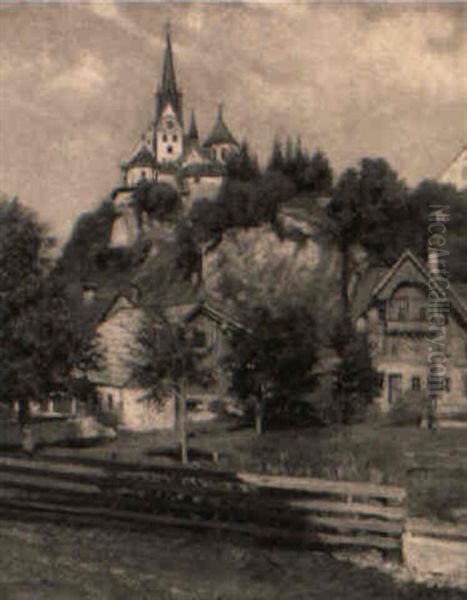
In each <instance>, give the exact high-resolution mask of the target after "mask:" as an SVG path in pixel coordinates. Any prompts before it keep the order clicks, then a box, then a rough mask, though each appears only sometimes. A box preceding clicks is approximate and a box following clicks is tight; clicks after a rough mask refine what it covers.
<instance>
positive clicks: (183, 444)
mask: <svg viewBox="0 0 467 600" xmlns="http://www.w3.org/2000/svg"><path fill="white" fill-rule="evenodd" d="M178 399H179V419H180V422H179V434H180V452H181V460H182V463H183V464H184V465H186V464H188V440H187V414H186V391H185V382H184V381H183V380H182V382H181V384H180V393H179V394H178Z"/></svg>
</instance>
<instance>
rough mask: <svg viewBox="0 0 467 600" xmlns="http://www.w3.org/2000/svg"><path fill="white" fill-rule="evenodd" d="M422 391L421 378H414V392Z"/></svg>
mask: <svg viewBox="0 0 467 600" xmlns="http://www.w3.org/2000/svg"><path fill="white" fill-rule="evenodd" d="M421 389H422V380H421V379H420V377H412V391H413V392H419V391H420V390H421Z"/></svg>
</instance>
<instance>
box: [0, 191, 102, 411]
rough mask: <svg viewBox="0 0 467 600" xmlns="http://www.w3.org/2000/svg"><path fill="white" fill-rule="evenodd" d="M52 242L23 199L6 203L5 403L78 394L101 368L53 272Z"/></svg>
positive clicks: (2, 240)
mask: <svg viewBox="0 0 467 600" xmlns="http://www.w3.org/2000/svg"><path fill="white" fill-rule="evenodd" d="M51 246H52V240H51V239H50V238H48V237H47V236H46V233H45V228H44V226H43V225H41V224H40V223H39V222H38V220H37V218H36V216H35V215H34V213H32V212H31V211H29V210H27V209H26V208H24V207H23V206H21V204H20V203H19V202H18V201H17V200H11V201H10V200H5V199H4V200H2V201H0V390H1V394H2V396H1V398H0V400H1V401H3V402H6V403H7V404H10V406H11V405H12V403H14V402H18V403H19V409H20V413H19V416H20V421H21V422H22V423H24V422H25V421H26V420H27V419H28V417H29V411H30V404H31V402H32V401H34V402H43V401H45V400H47V399H48V398H49V397H50V396H51V395H52V394H67V395H70V394H71V393H72V389H73V385H74V383H75V381H76V378H77V377H84V373H85V371H86V370H87V369H89V368H91V367H93V368H95V369H96V368H98V366H99V364H98V363H99V361H98V359H99V356H98V352H97V350H96V345H95V343H94V338H93V335H92V333H91V332H89V331H83V328H81V327H79V326H78V324H77V323H76V322H75V321H74V319H73V316H72V312H71V310H70V307H69V304H68V301H67V298H66V297H65V295H64V293H63V286H62V282H61V281H60V280H59V279H58V277H57V276H56V274H55V273H54V272H53V271H52V261H51V258H50V249H51Z"/></svg>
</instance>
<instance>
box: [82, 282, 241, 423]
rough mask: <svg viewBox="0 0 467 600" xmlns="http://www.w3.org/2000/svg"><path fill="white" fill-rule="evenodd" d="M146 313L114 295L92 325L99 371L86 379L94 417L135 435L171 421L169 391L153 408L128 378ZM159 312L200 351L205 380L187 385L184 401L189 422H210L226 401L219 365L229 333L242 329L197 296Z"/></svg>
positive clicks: (144, 391) (135, 303)
mask: <svg viewBox="0 0 467 600" xmlns="http://www.w3.org/2000/svg"><path fill="white" fill-rule="evenodd" d="M148 310H151V307H148V306H145V305H144V303H143V302H141V301H138V300H137V299H135V298H134V297H133V298H131V295H130V294H126V295H125V294H119V295H117V296H116V297H115V298H113V299H112V301H111V302H110V303H109V306H108V308H107V310H105V311H104V312H103V314H102V315H101V316H100V318H99V322H98V323H97V324H96V332H97V334H98V337H99V343H100V347H101V351H102V355H103V369H102V370H101V371H99V372H97V373H91V374H90V379H91V381H92V382H93V383H94V384H95V385H96V389H97V399H98V406H97V407H96V408H97V411H96V412H97V413H98V415H99V416H100V417H101V418H102V419H103V420H104V421H106V422H107V423H109V424H113V425H114V426H118V427H123V428H126V429H130V430H137V431H144V430H149V429H163V428H171V427H173V426H174V425H175V420H176V413H175V410H176V409H175V402H174V394H173V392H171V393H170V394H169V396H168V397H167V399H166V401H165V402H163V403H162V404H158V403H157V402H155V401H154V399H153V398H152V397H151V394H150V392H149V390H148V389H145V388H143V387H142V386H141V385H140V384H138V382H137V381H136V380H135V378H134V376H133V369H132V361H134V352H135V348H136V346H135V345H136V343H137V336H138V330H139V328H140V326H141V323H142V321H143V319H144V315H145V311H148ZM163 311H164V317H165V318H166V319H167V320H168V321H169V322H171V323H174V324H182V325H183V326H184V327H186V328H187V329H188V330H189V331H190V332H191V334H192V336H194V338H195V339H196V343H197V347H199V348H202V349H204V351H205V352H204V358H203V359H202V360H203V363H204V365H203V366H204V367H205V370H206V372H207V373H208V374H209V377H208V381H207V382H206V384H205V385H201V384H197V385H195V384H192V385H189V386H188V389H187V392H186V398H187V408H188V416H189V419H190V420H205V419H210V418H212V417H213V416H214V412H213V409H214V408H215V404H216V403H219V402H221V403H222V404H223V405H225V404H226V399H227V398H228V381H227V379H226V377H225V374H224V369H223V368H222V360H223V356H224V352H225V349H226V345H227V344H228V336H229V333H230V332H231V331H233V330H236V329H239V328H241V325H240V324H239V323H238V322H236V321H235V320H234V319H232V318H231V317H229V316H228V315H226V314H224V313H223V312H222V311H221V310H219V309H218V308H216V307H214V306H213V305H212V304H211V303H210V302H209V301H206V300H204V299H203V298H200V297H198V298H197V297H196V296H193V297H192V298H190V299H187V298H179V299H178V300H176V299H175V298H174V299H172V300H170V301H168V302H166V305H165V306H164V308H163Z"/></svg>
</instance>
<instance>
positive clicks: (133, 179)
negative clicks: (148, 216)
mask: <svg viewBox="0 0 467 600" xmlns="http://www.w3.org/2000/svg"><path fill="white" fill-rule="evenodd" d="M165 35H166V45H165V52H164V59H163V65H162V77H161V80H160V83H159V86H158V88H157V90H156V93H155V114H154V119H153V120H152V123H151V125H150V127H149V129H148V131H146V132H145V133H144V134H143V135H142V136H141V139H140V141H139V143H138V144H137V145H136V148H135V149H134V150H133V152H132V153H131V154H130V156H129V157H128V159H127V160H126V161H125V162H124V163H123V164H122V165H121V173H122V180H121V183H120V185H119V186H118V187H116V188H115V189H114V191H113V192H112V199H113V202H114V206H115V208H116V209H117V210H118V211H119V212H120V213H121V214H122V217H123V218H124V221H125V223H127V225H128V214H125V213H127V211H125V208H126V207H128V205H129V204H130V202H131V197H132V193H133V192H134V190H135V187H136V186H137V184H138V183H139V182H141V181H144V180H147V181H155V182H164V183H166V184H169V185H171V186H172V187H174V188H175V189H176V190H177V191H178V193H179V194H180V196H181V198H182V201H183V207H184V209H185V210H188V209H189V208H190V207H191V205H192V204H193V203H194V202H195V201H196V200H197V199H199V198H208V199H214V198H215V197H216V196H217V194H218V192H219V189H220V187H221V185H222V182H223V179H224V176H225V166H226V162H227V160H228V159H229V157H230V156H231V155H232V154H233V153H235V152H237V151H238V149H239V144H238V142H237V140H236V139H235V137H234V135H233V134H232V133H231V131H230V129H229V128H228V126H227V125H226V122H225V119H224V110H223V105H222V104H219V108H218V112H217V116H216V119H215V121H214V124H213V127H212V129H211V131H210V132H209V134H208V135H207V136H206V137H205V138H204V139H202V138H201V137H200V134H199V130H198V127H197V124H196V117H195V112H194V111H193V110H192V111H191V115H190V120H189V125H188V128H186V127H185V115H184V109H183V94H182V91H181V89H180V88H179V86H178V84H177V78H176V73H175V62H174V53H173V50H172V41H171V33H170V29H169V27H168V26H167V28H166V34H165ZM124 237H128V236H124ZM131 237H132V236H131V235H130V238H131ZM117 242H118V240H117ZM128 243H131V239H130V240H129V241H128Z"/></svg>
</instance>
